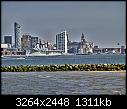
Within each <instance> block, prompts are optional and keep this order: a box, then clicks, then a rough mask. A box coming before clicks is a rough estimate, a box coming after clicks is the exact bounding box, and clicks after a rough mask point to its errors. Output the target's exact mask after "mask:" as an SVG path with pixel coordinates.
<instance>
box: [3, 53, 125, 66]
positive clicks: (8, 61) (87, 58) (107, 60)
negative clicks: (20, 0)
mask: <svg viewBox="0 0 127 109" xmlns="http://www.w3.org/2000/svg"><path fill="white" fill-rule="evenodd" d="M125 60H126V56H125V54H104V55H102V54H98V55H61V56H33V57H25V58H24V59H20V58H12V57H8V58H2V60H1V65H2V66H19V65H49V64H125V62H126V61H125Z"/></svg>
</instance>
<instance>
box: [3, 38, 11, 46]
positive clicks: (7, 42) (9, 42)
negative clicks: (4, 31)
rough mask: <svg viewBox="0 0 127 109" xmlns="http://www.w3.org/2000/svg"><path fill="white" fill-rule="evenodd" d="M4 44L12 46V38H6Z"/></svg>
mask: <svg viewBox="0 0 127 109" xmlns="http://www.w3.org/2000/svg"><path fill="white" fill-rule="evenodd" d="M4 43H5V44H11V45H12V36H4Z"/></svg>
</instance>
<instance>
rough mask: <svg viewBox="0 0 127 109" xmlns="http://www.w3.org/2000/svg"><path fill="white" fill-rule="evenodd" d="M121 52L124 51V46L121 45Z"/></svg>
mask: <svg viewBox="0 0 127 109" xmlns="http://www.w3.org/2000/svg"><path fill="white" fill-rule="evenodd" d="M121 53H122V54H124V53H125V46H121Z"/></svg>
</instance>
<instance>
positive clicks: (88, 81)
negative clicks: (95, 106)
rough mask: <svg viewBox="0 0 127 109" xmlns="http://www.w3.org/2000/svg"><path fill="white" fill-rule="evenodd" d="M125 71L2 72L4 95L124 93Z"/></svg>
mask: <svg viewBox="0 0 127 109" xmlns="http://www.w3.org/2000/svg"><path fill="white" fill-rule="evenodd" d="M125 74H126V73H119V72H85V71H81V72H77V71H70V72H2V74H1V79H2V94H5V95H8V94H14V95H22V94H23V95H59V94H63V95H100V94H109V95H112V94H113V92H114V91H119V92H120V93H121V94H123V95H124V94H125V78H126V76H125Z"/></svg>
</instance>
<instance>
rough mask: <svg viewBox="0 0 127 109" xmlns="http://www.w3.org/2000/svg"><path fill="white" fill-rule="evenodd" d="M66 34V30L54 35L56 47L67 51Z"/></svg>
mask: <svg viewBox="0 0 127 109" xmlns="http://www.w3.org/2000/svg"><path fill="white" fill-rule="evenodd" d="M67 44H68V34H67V31H63V32H61V33H59V34H57V35H56V49H57V50H62V51H63V52H64V53H67Z"/></svg>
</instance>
